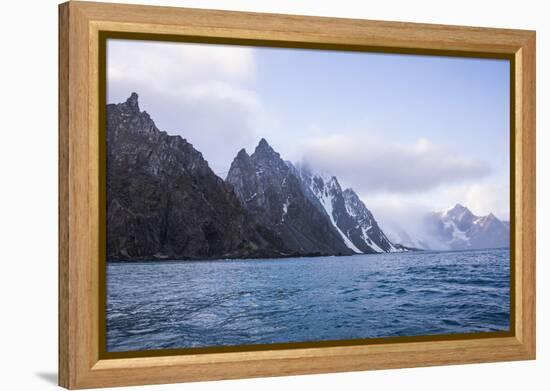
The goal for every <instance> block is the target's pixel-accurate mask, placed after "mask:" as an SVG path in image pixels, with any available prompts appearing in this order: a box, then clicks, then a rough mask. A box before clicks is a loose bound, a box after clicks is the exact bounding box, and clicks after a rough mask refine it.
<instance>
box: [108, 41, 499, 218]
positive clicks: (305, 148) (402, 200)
mask: <svg viewBox="0 0 550 391" xmlns="http://www.w3.org/2000/svg"><path fill="white" fill-rule="evenodd" d="M107 50H108V52H107V63H108V64H107V79H108V82H107V91H108V97H107V101H108V103H118V102H122V101H124V100H126V98H127V97H128V96H129V95H130V93H131V92H134V91H135V92H137V93H138V94H139V101H140V107H141V109H142V110H146V111H147V112H148V113H149V114H150V115H151V117H152V118H153V120H154V121H155V122H156V124H157V126H158V127H159V128H160V129H161V130H165V131H167V132H168V133H170V134H179V135H181V136H182V137H184V138H186V139H187V140H188V141H189V142H191V143H192V144H193V145H194V146H195V148H196V149H198V150H199V151H201V152H202V153H203V155H204V157H205V159H206V160H207V161H208V162H209V164H210V167H211V168H212V169H213V170H214V172H216V173H217V174H218V175H219V176H221V177H222V178H225V175H226V173H227V171H228V169H229V166H230V164H231V161H232V159H233V158H234V157H235V155H236V154H237V152H238V151H239V150H240V149H241V148H243V147H244V148H246V150H247V151H248V152H249V153H252V152H253V151H254V147H255V146H256V144H257V143H258V141H259V139H260V138H261V137H265V138H266V139H267V140H268V142H269V143H270V144H271V145H272V147H273V148H274V149H275V150H277V151H278V152H280V153H281V155H282V157H283V158H284V159H285V160H291V161H301V160H306V161H308V162H309V163H310V165H312V166H313V167H314V168H316V169H318V170H321V171H324V172H327V173H331V174H333V175H336V176H337V177H338V179H339V180H340V183H341V185H342V186H343V187H352V188H353V189H354V190H356V191H357V193H358V194H360V196H361V197H362V199H363V201H364V202H365V204H366V205H367V207H369V208H370V209H371V210H372V211H373V213H374V214H375V216H376V218H377V219H378V220H379V221H380V222H381V223H382V225H383V226H384V224H386V225H389V224H391V222H392V219H394V218H395V217H396V216H399V219H400V221H401V223H403V219H404V218H405V217H404V216H407V215H409V216H411V218H414V217H415V216H414V214H415V213H423V212H424V211H427V210H430V211H434V210H443V209H446V208H448V207H449V206H452V205H454V204H456V203H462V204H464V205H466V206H468V207H469V208H470V209H471V210H472V212H474V213H476V214H479V215H483V214H488V213H489V212H493V213H494V214H495V215H496V216H497V217H499V218H502V219H508V218H509V164H510V160H509V158H510V157H509V138H510V130H509V110H510V108H509V88H510V86H509V63H508V61H506V60H493V59H467V58H451V57H434V56H413V55H394V54H374V53H350V52H333V51H317V50H296V49H274V48H251V47H238V46H219V45H198V44H180V43H160V42H143V41H126V40H110V41H109V42H108V46H107Z"/></svg>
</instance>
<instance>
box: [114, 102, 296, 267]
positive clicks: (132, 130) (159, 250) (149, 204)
mask: <svg viewBox="0 0 550 391" xmlns="http://www.w3.org/2000/svg"><path fill="white" fill-rule="evenodd" d="M288 254H289V250H288V248H287V246H285V244H284V242H283V241H282V238H281V237H280V236H279V235H278V233H276V232H275V231H273V230H271V229H269V228H267V227H266V226H265V225H262V224H260V223H259V222H258V221H257V219H256V218H255V217H254V216H253V215H251V214H250V213H249V212H248V211H246V210H245V208H243V207H242V205H241V202H240V201H239V199H238V197H237V195H236V194H235V193H234V192H233V188H232V186H228V185H226V184H225V183H224V181H223V180H222V179H221V178H219V177H217V176H216V175H215V174H214V173H213V172H212V170H211V169H210V168H209V167H208V163H207V162H206V161H205V160H204V158H203V156H202V154H201V153H200V152H199V151H197V150H196V149H195V148H193V145H191V144H190V143H189V142H187V141H186V140H185V139H182V138H181V137H179V136H169V135H168V134H166V133H165V132H162V131H160V130H159V129H158V128H157V127H156V126H155V123H154V122H153V120H152V119H151V118H150V116H149V115H148V114H147V113H146V112H142V111H140V109H139V105H138V96H137V94H135V93H133V94H132V95H131V96H130V97H129V98H128V100H127V101H126V102H124V103H120V104H110V105H108V106H107V257H108V259H110V260H116V259H118V260H136V259H153V258H172V259H176V258H177V259H186V258H235V257H236V258H249V257H277V256H286V255H288Z"/></svg>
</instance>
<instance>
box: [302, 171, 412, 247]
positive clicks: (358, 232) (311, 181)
mask: <svg viewBox="0 0 550 391" xmlns="http://www.w3.org/2000/svg"><path fill="white" fill-rule="evenodd" d="M292 167H294V170H295V172H296V173H297V175H299V177H300V178H301V181H302V183H303V186H304V187H305V188H306V193H307V194H310V198H312V199H313V200H316V201H317V202H318V204H319V205H320V206H321V207H322V209H323V210H324V211H325V212H326V214H327V216H328V217H329V219H330V221H331V222H332V224H333V225H334V226H335V228H336V229H337V230H338V232H339V234H340V235H341V237H342V239H343V240H344V242H345V243H346V245H347V246H348V247H349V248H350V249H352V250H353V251H354V252H356V253H365V254H372V253H381V252H395V251H406V249H405V248H404V247H397V246H395V245H394V244H393V243H392V242H391V241H390V240H389V239H388V238H387V237H386V235H385V234H384V232H382V229H381V228H380V227H379V225H378V223H377V222H376V219H375V218H374V216H373V214H372V213H371V211H370V210H368V209H367V207H366V206H365V204H364V203H363V202H362V201H361V199H360V198H359V196H358V195H357V194H356V193H355V192H354V191H353V190H352V189H346V190H342V188H341V186H340V183H339V182H338V179H337V178H336V177H335V176H326V175H320V174H314V173H312V171H311V169H310V168H309V167H308V166H307V165H304V164H298V165H295V166H292Z"/></svg>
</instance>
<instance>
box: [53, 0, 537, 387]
mask: <svg viewBox="0 0 550 391" xmlns="http://www.w3.org/2000/svg"><path fill="white" fill-rule="evenodd" d="M59 12H60V14H59V15H60V19H59V20H60V34H59V37H60V41H59V42H60V66H59V72H60V78H59V80H60V90H59V91H60V94H59V97H60V103H59V108H60V110H59V118H60V119H59V125H60V126H59V129H60V133H59V135H60V138H59V142H60V149H59V150H60V152H59V153H60V159H59V162H60V165H59V167H60V183H59V189H60V199H59V201H60V209H59V219H60V224H59V230H60V235H59V236H60V242H59V271H60V285H59V291H60V301H59V314H60V322H59V324H60V346H59V371H60V372H59V373H60V376H59V379H60V385H62V386H64V387H67V388H90V387H100V386H122V385H139V384H155V383H168V382H184V381H197V380H213V379H230V378H240V377H258V376H274V375H288V374H306V373H323V372H337V371H352V370H368V369H380V368H399V367H410V366H430V365H442V364H459V363H475V362H490V361H505V360H524V359H534V358H535V33H534V32H532V31H523V30H505V29H488V28H477V27H476V28H474V27H457V26H442V25H427V24H413V23H394V22H379V21H368V20H351V19H334V18H318V17H304V16H290V15H272V14H255V13H240V12H229V11H211V10H210V11H207V10H196V9H181V8H168V7H148V6H134V5H119V4H102V3H87V2H69V3H65V4H62V5H60V7H59Z"/></svg>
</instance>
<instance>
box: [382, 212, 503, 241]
mask: <svg viewBox="0 0 550 391" xmlns="http://www.w3.org/2000/svg"><path fill="white" fill-rule="evenodd" d="M392 228H393V229H392V232H391V234H390V236H391V237H392V238H393V239H394V240H398V241H399V242H400V243H402V244H404V245H407V246H411V247H417V248H423V249H426V250H469V249H481V248H505V247H509V246H510V223H509V222H508V221H502V220H499V219H498V218H497V217H495V216H494V215H493V214H492V213H490V214H489V215H487V216H476V215H474V214H473V213H472V212H471V211H470V210H469V209H468V208H467V207H465V206H463V205H461V204H456V205H455V206H453V207H452V208H449V209H447V210H444V211H441V212H432V213H427V214H425V215H423V216H422V217H421V218H420V221H419V222H418V224H417V227H416V229H415V232H412V233H409V232H407V231H406V230H404V229H403V228H401V227H399V226H397V227H392Z"/></svg>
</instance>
